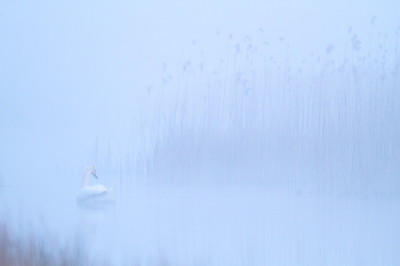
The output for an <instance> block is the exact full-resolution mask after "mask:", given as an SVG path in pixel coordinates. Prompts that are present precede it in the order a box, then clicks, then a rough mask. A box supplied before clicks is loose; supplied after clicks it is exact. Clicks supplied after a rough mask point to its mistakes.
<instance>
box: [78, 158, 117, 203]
mask: <svg viewBox="0 0 400 266" xmlns="http://www.w3.org/2000/svg"><path fill="white" fill-rule="evenodd" d="M90 175H93V176H94V177H95V178H96V179H97V178H98V177H97V175H96V170H95V169H94V167H93V166H91V165H89V166H88V167H86V171H85V174H84V175H83V179H82V185H81V189H80V190H79V192H78V196H77V202H78V203H79V204H89V205H91V204H102V203H110V202H114V201H115V185H116V183H115V182H114V184H113V185H112V186H111V187H110V188H109V189H107V188H106V187H104V186H103V185H94V186H88V183H89V178H90Z"/></svg>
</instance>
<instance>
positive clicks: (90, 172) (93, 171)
mask: <svg viewBox="0 0 400 266" xmlns="http://www.w3.org/2000/svg"><path fill="white" fill-rule="evenodd" d="M86 173H89V174H91V175H92V176H94V177H96V179H99V178H98V177H97V175H96V169H94V167H93V165H89V166H88V167H86Z"/></svg>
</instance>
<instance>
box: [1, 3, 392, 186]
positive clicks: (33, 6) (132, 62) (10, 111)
mask: <svg viewBox="0 0 400 266" xmlns="http://www.w3.org/2000/svg"><path fill="white" fill-rule="evenodd" d="M373 16H376V17H377V18H376V20H375V21H374V24H375V27H374V28H373V30H374V31H380V32H382V35H383V34H385V33H387V44H386V45H387V47H388V48H393V47H394V44H395V40H396V39H395V37H396V36H395V32H396V28H397V27H398V26H399V25H400V4H399V2H398V1H56V2H50V1H35V2H28V1H2V2H1V3H0V172H2V173H3V176H5V177H6V180H7V176H10V175H11V174H12V173H13V171H15V169H16V167H17V165H24V167H23V168H22V169H21V170H20V171H26V172H32V171H33V172H34V171H42V170H43V169H46V168H51V169H54V168H56V167H57V166H62V165H63V164H65V163H69V164H71V165H73V167H77V168H79V169H81V168H82V166H84V165H85V164H86V163H90V162H91V158H92V157H91V156H92V148H93V145H94V142H95V139H96V135H97V134H98V137H99V142H100V145H101V147H102V149H103V150H105V149H106V148H107V146H108V145H109V146H110V147H111V149H112V150H113V152H115V153H117V152H118V150H119V149H121V150H123V151H124V149H132V147H133V148H134V149H144V148H143V147H141V146H140V144H139V143H140V142H141V139H140V134H142V135H146V134H150V133H149V132H146V131H145V129H143V128H142V129H141V128H140V126H139V125H140V123H141V122H140V119H141V118H143V117H147V115H146V114H147V112H149V110H150V107H151V105H152V104H153V102H154V99H152V96H154V94H149V93H148V92H147V90H146V88H147V87H148V86H153V87H154V88H157V86H159V84H160V83H161V79H162V77H163V63H165V64H166V66H167V70H166V71H168V73H171V75H174V74H175V73H177V72H178V69H179V68H180V67H181V64H182V62H184V61H185V60H186V59H191V58H196V57H197V56H199V52H200V51H203V52H204V53H203V55H204V58H205V59H204V61H205V62H206V63H208V65H210V69H212V65H213V64H216V62H218V60H219V59H218V57H220V54H221V53H223V51H224V49H225V47H226V46H227V45H228V37H229V35H230V34H232V36H233V38H234V39H235V38H237V39H241V38H243V36H244V35H248V36H251V37H252V38H253V39H254V40H255V42H257V41H259V42H261V41H262V39H263V38H264V39H265V40H268V41H269V42H270V43H271V44H272V43H274V42H276V40H277V39H278V38H280V37H284V39H285V41H286V42H287V43H289V45H290V50H289V53H290V54H289V58H291V60H292V61H293V62H294V64H295V63H296V62H300V61H301V60H302V59H303V58H306V57H307V56H310V53H311V52H314V53H315V54H321V55H323V54H324V53H325V49H326V47H327V45H328V44H333V45H335V54H334V55H333V56H338V58H342V59H343V57H344V53H345V43H346V40H348V35H347V34H348V33H347V31H348V28H349V27H352V31H353V32H355V33H357V35H358V38H359V39H360V40H361V42H362V43H363V44H367V43H368V42H369V36H370V33H371V19H372V18H373ZM260 28H262V29H263V31H264V35H263V36H261V34H260ZM217 33H218V34H217ZM375 36H376V35H375ZM346 38H347V39H346ZM194 40H195V41H196V42H195V46H193V45H192V44H193V41H194ZM372 41H373V40H372ZM271 46H272V48H271V49H272V52H273V49H274V48H273V45H271ZM364 47H365V46H364ZM221 51H222V52H221ZM276 53H278V52H276ZM276 56H277V57H279V54H277V55H276ZM144 123H146V122H144ZM140 130H142V132H140ZM82 169H83V168H82Z"/></svg>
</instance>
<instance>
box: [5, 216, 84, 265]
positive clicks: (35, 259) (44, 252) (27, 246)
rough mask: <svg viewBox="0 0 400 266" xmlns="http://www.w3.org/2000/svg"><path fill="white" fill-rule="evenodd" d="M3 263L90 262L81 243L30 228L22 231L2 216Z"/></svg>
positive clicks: (61, 263) (47, 263)
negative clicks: (37, 232)
mask: <svg viewBox="0 0 400 266" xmlns="http://www.w3.org/2000/svg"><path fill="white" fill-rule="evenodd" d="M0 265H2V266H12V265H18V266H22V265H24V266H25V265H26V266H28V265H40V266H45V265H52V266H56V265H57V266H58V265H60V266H61V265H91V264H90V263H89V259H88V256H87V254H86V253H85V249H84V248H83V247H82V246H80V245H79V244H78V243H74V244H73V245H62V244H61V243H60V242H59V241H57V239H56V238H52V237H51V236H49V235H46V236H38V235H37V234H35V233H33V232H31V233H28V234H23V235H19V234H18V233H17V232H16V231H15V230H13V229H12V227H11V225H10V224H8V223H7V221H5V220H0Z"/></svg>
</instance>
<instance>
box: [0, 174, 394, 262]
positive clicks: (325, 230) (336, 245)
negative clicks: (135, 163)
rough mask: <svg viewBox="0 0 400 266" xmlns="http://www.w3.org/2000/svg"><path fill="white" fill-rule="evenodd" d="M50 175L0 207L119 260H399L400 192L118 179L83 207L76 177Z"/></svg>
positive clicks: (19, 224)
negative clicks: (339, 193) (391, 195)
mask: <svg viewBox="0 0 400 266" xmlns="http://www.w3.org/2000/svg"><path fill="white" fill-rule="evenodd" d="M99 176H100V175H99ZM47 180H48V182H44V183H43V184H40V185H39V184H35V186H33V185H34V183H33V182H28V183H24V184H22V185H16V184H12V185H10V186H7V187H5V188H3V189H2V190H1V194H0V211H1V212H0V214H1V215H2V216H4V217H6V216H7V217H8V218H7V219H8V220H10V221H11V223H12V224H13V226H14V228H15V229H16V230H17V231H18V232H19V233H21V234H24V232H27V231H28V230H30V229H32V228H33V229H34V230H35V231H36V232H37V233H38V234H41V235H44V236H46V235H52V236H56V237H57V238H58V239H59V241H60V242H68V241H74V240H76V239H79V240H80V241H82V243H84V245H85V246H86V248H87V250H88V252H89V254H90V256H91V258H93V259H96V260H105V261H109V262H111V263H112V264H115V265H400V253H399V252H398V247H399V246H400V227H399V226H398V225H399V224H400V214H399V206H400V205H399V199H387V198H359V197H344V196H343V197H322V196H315V195H310V194H308V193H303V195H301V196H296V195H291V193H290V192H288V191H287V190H285V189H282V188H278V187H268V188H260V187H154V186H139V187H137V186H127V185H124V184H121V183H119V184H118V189H117V202H116V204H115V205H111V206H108V207H107V208H104V209H97V210H93V209H82V208H79V207H77V205H76V199H75V197H76V193H77V191H78V190H79V184H80V180H79V178H76V177H73V176H64V177H63V178H56V179H51V178H48V179H47ZM71 180H74V182H72V181H71ZM75 181H76V182H75ZM100 182H101V183H103V184H105V185H106V186H109V185H110V184H111V183H112V180H111V178H105V177H104V178H103V179H102V177H101V176H100ZM55 188H57V189H55Z"/></svg>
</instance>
